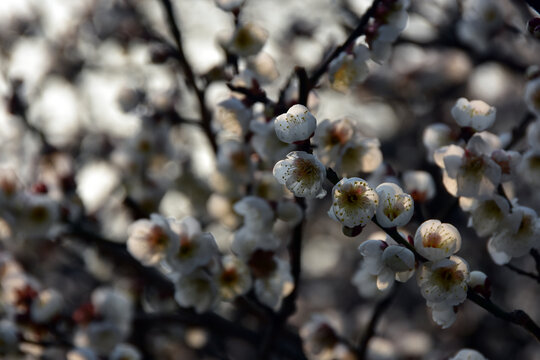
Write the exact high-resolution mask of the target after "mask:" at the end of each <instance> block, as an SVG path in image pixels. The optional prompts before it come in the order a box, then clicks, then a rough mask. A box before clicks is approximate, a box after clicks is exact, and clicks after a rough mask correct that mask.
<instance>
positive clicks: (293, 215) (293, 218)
mask: <svg viewBox="0 0 540 360" xmlns="http://www.w3.org/2000/svg"><path fill="white" fill-rule="evenodd" d="M276 215H277V217H278V218H279V219H280V220H283V221H286V222H288V223H289V224H291V225H293V226H294V225H297V224H298V223H300V221H302V216H303V210H302V207H301V206H300V205H298V204H297V203H296V202H292V201H280V202H278V205H277V212H276Z"/></svg>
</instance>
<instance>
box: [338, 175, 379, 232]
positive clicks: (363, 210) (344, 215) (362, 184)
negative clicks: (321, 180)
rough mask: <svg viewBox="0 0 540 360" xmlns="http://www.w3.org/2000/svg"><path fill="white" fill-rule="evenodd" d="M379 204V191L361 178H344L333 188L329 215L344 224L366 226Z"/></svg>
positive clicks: (350, 226)
mask: <svg viewBox="0 0 540 360" xmlns="http://www.w3.org/2000/svg"><path fill="white" fill-rule="evenodd" d="M378 205H379V197H378V196H377V193H376V192H375V191H374V190H373V189H372V188H370V187H369V185H368V183H367V182H366V181H365V180H364V179H361V178H357V177H353V178H350V179H348V178H343V179H341V180H340V181H339V182H338V183H337V184H336V185H334V188H333V189H332V206H331V207H330V210H329V211H328V215H329V216H330V217H331V218H332V219H335V220H337V221H339V222H341V223H342V224H343V225H344V226H346V227H349V228H354V227H356V226H365V225H367V223H368V222H369V221H370V220H371V219H372V218H373V215H375V212H376V211H377V207H378Z"/></svg>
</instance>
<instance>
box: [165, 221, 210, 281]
mask: <svg viewBox="0 0 540 360" xmlns="http://www.w3.org/2000/svg"><path fill="white" fill-rule="evenodd" d="M170 224H171V228H172V229H173V231H174V232H175V233H176V234H177V236H178V239H179V243H180V245H179V246H178V250H177V251H175V252H171V253H169V254H168V255H167V257H166V258H165V259H164V262H165V263H166V265H167V266H169V267H170V268H171V270H173V271H178V272H179V273H181V274H187V273H190V272H192V271H194V270H195V269H196V268H197V267H199V266H205V265H206V264H208V263H209V262H210V260H211V259H212V258H213V257H214V255H216V254H217V244H216V240H215V239H214V236H212V234H210V233H203V232H201V226H200V224H199V222H198V221H197V220H196V219H195V218H192V217H186V218H184V219H182V220H171V221H170Z"/></svg>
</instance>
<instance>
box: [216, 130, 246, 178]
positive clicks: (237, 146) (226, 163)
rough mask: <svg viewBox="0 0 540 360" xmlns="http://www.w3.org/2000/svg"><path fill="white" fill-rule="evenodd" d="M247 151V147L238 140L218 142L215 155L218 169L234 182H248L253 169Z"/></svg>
mask: <svg viewBox="0 0 540 360" xmlns="http://www.w3.org/2000/svg"><path fill="white" fill-rule="evenodd" d="M249 151H250V149H249V147H248V146H247V145H246V144H244V143H242V142H240V141H234V140H229V141H226V142H224V143H223V144H220V145H219V151H218V155H217V168H218V170H219V171H220V172H221V173H222V174H224V175H225V176H226V177H227V178H229V179H230V180H232V181H234V182H235V183H239V184H245V183H247V182H249V181H250V180H251V178H252V176H253V171H254V165H253V163H252V162H251V159H250V152H249Z"/></svg>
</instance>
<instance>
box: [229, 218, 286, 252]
mask: <svg viewBox="0 0 540 360" xmlns="http://www.w3.org/2000/svg"><path fill="white" fill-rule="evenodd" d="M279 245H280V240H279V238H277V237H276V236H275V235H274V233H273V232H272V229H271V228H266V229H264V228H261V229H253V228H250V227H247V226H243V227H242V228H240V229H239V230H238V231H236V232H235V233H234V240H233V243H232V245H231V250H232V252H233V253H234V254H235V255H236V256H238V257H239V258H241V259H244V260H248V259H249V258H250V257H251V255H252V254H253V253H254V252H255V251H256V250H276V249H277V248H278V247H279Z"/></svg>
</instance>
